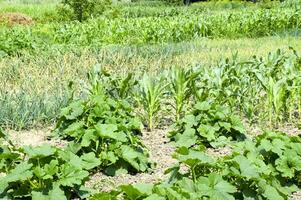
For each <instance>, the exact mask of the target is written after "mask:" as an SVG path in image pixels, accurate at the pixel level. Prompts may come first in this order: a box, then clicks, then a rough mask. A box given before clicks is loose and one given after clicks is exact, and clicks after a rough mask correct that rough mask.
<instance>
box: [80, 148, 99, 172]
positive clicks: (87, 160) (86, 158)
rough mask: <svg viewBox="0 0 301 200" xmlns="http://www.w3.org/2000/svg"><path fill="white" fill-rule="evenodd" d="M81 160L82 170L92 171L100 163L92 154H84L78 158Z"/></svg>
mask: <svg viewBox="0 0 301 200" xmlns="http://www.w3.org/2000/svg"><path fill="white" fill-rule="evenodd" d="M80 158H81V159H82V167H83V169H87V170H90V169H93V168H95V167H98V166H99V165H100V164H101V162H100V160H99V158H96V156H95V154H94V153H93V152H91V153H86V154H84V155H82V156H81V157H80Z"/></svg>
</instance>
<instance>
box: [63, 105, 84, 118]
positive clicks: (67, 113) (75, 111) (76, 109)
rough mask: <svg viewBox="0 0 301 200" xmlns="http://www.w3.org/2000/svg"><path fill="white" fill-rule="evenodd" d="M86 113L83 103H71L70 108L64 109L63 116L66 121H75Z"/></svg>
mask: <svg viewBox="0 0 301 200" xmlns="http://www.w3.org/2000/svg"><path fill="white" fill-rule="evenodd" d="M83 112H84V106H83V105H82V102H81V101H76V102H73V103H71V104H70V105H69V106H68V107H66V108H63V109H62V111H61V115H62V116H64V117H66V119H69V120H73V119H76V118H77V117H79V116H80V115H82V114H83Z"/></svg>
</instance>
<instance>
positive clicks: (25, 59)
mask: <svg viewBox="0 0 301 200" xmlns="http://www.w3.org/2000/svg"><path fill="white" fill-rule="evenodd" d="M287 46H293V47H294V48H295V49H296V50H298V52H300V51H301V40H300V39H299V38H294V37H287V38H281V37H267V38H261V39H238V40H227V39H218V40H209V39H202V40H197V41H193V42H189V43H186V42H182V43H178V44H167V45H146V46H141V47H137V46H128V47H120V46H110V47H106V48H103V49H101V50H99V51H94V50H93V49H88V50H85V49H73V50H62V51H60V50H59V49H53V50H52V51H50V50H49V51H45V52H40V53H39V54H37V55H32V54H29V53H26V52H25V53H24V55H22V56H21V57H6V58H3V59H0V99H1V100H0V107H1V111H0V113H1V122H0V126H3V127H4V126H5V127H10V128H14V129H21V128H30V127H35V126H40V125H41V124H45V123H46V124H49V123H51V122H52V121H53V120H54V117H55V114H56V113H57V112H58V111H59V109H60V108H61V107H63V106H64V105H65V102H66V101H67V100H68V96H69V94H68V84H69V82H70V81H73V83H74V88H79V90H80V88H81V87H82V85H83V84H82V83H83V82H85V81H86V73H87V72H88V71H90V69H91V67H93V66H95V65H96V64H100V65H101V66H102V67H104V68H105V69H106V70H109V71H110V72H112V73H113V74H126V73H129V72H133V73H134V74H136V75H139V74H140V75H142V74H143V73H144V72H152V73H153V72H154V73H158V72H160V71H161V70H162V69H168V68H170V67H171V66H174V65H178V66H181V67H186V66H191V65H196V64H199V65H202V66H215V65H216V63H218V61H219V60H220V58H223V57H231V55H232V54H234V53H235V52H238V58H239V61H243V60H249V59H250V57H252V56H253V55H259V56H260V55H266V54H267V53H268V52H270V51H274V50H275V49H277V48H286V47H287ZM79 90H78V91H77V93H76V95H77V96H79V95H80V93H79Z"/></svg>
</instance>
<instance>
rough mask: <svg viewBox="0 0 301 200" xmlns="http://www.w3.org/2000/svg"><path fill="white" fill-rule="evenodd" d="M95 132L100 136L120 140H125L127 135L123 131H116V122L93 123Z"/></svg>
mask: <svg viewBox="0 0 301 200" xmlns="http://www.w3.org/2000/svg"><path fill="white" fill-rule="evenodd" d="M95 129H96V131H97V134H98V135H99V136H100V137H102V138H109V139H114V140H117V141H121V142H126V141H127V136H126V134H124V133H123V132H120V131H117V130H118V128H117V125H116V124H101V123H98V124H97V125H95Z"/></svg>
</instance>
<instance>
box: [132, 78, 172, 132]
mask: <svg viewBox="0 0 301 200" xmlns="http://www.w3.org/2000/svg"><path fill="white" fill-rule="evenodd" d="M164 81H165V79H164V78H163V77H162V76H159V77H158V78H155V77H151V76H149V75H147V74H144V75H143V77H142V79H141V81H140V82H139V87H138V88H137V92H136V96H135V98H136V101H137V102H138V104H139V105H141V107H142V109H143V114H142V117H143V119H145V120H146V122H147V127H148V129H149V130H153V129H154V128H155V127H156V122H157V121H158V113H159V111H160V109H161V105H162V101H163V97H164V94H165V89H166V87H167V85H168V83H165V82H164Z"/></svg>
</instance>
